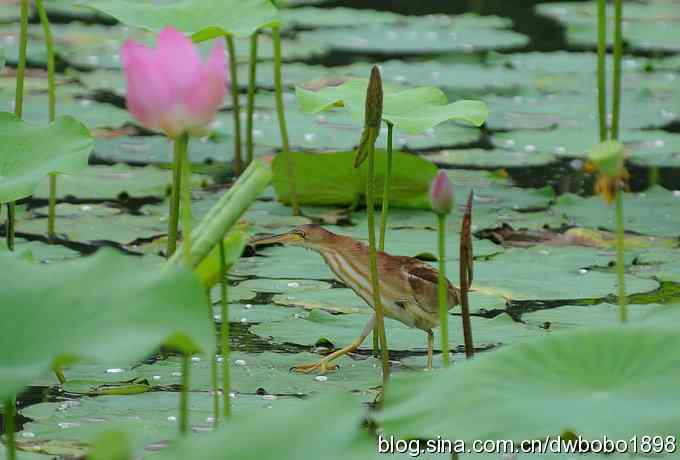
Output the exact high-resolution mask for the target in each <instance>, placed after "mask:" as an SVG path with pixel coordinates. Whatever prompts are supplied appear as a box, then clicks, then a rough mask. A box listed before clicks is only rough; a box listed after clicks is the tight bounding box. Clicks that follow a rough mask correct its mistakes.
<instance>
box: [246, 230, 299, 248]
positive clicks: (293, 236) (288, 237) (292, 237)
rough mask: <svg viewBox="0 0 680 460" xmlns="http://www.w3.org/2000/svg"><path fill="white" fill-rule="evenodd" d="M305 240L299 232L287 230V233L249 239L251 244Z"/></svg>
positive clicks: (289, 242) (290, 242) (291, 242)
mask: <svg viewBox="0 0 680 460" xmlns="http://www.w3.org/2000/svg"><path fill="white" fill-rule="evenodd" d="M302 241H304V239H303V238H302V237H301V236H300V235H299V234H297V233H294V232H287V233H281V234H279V235H272V236H259V237H257V236H256V237H254V238H251V239H250V241H248V244H249V245H250V246H253V247H255V246H261V245H264V244H276V243H278V244H295V243H299V242H302Z"/></svg>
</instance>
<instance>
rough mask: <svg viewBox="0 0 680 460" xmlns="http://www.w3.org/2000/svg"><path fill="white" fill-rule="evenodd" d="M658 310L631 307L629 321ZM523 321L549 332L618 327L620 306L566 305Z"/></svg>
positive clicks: (529, 314) (544, 311)
mask: <svg viewBox="0 0 680 460" xmlns="http://www.w3.org/2000/svg"><path fill="white" fill-rule="evenodd" d="M658 308H659V306H658V305H653V304H652V305H629V306H628V320H629V321H630V322H632V323H638V322H639V321H641V320H642V319H644V318H647V317H648V316H649V315H650V313H651V312H658V311H659V310H658ZM667 308H670V307H667ZM522 321H524V322H526V323H527V324H535V325H537V326H542V327H545V328H546V329H548V330H549V331H561V330H565V329H571V328H574V327H594V326H597V327H600V326H616V325H617V324H619V323H620V321H621V320H620V319H619V306H618V305H615V304H605V303H600V304H596V305H587V306H585V305H584V306H573V305H565V306H561V307H558V308H549V309H546V310H539V311H534V312H531V313H525V314H523V315H522Z"/></svg>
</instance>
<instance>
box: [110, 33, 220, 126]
mask: <svg viewBox="0 0 680 460" xmlns="http://www.w3.org/2000/svg"><path fill="white" fill-rule="evenodd" d="M121 56H122V61H123V70H124V72H125V76H126V79H127V84H128V91H127V106H128V110H130V113H132V115H133V116H134V117H135V118H136V119H137V120H139V122H140V123H141V124H142V125H143V126H144V127H145V128H148V129H151V130H156V131H158V130H160V131H164V132H165V133H166V135H168V136H169V137H171V138H176V137H178V136H180V135H181V134H182V133H184V132H192V131H195V130H197V129H199V128H202V127H204V126H205V125H207V124H208V123H210V122H211V121H212V119H213V118H214V117H215V114H216V113H217V111H218V110H219V108H220V105H222V102H223V100H224V96H225V94H226V92H227V85H228V80H229V77H228V74H227V67H226V57H225V51H224V47H223V46H222V45H221V43H220V42H216V43H215V46H214V47H213V49H212V51H211V53H210V57H209V58H208V60H207V62H202V61H201V57H200V55H199V54H198V51H197V49H196V48H195V46H194V45H193V43H192V41H191V40H190V39H189V38H187V37H185V36H184V35H183V34H182V33H181V32H179V31H177V30H175V29H173V28H170V27H168V28H165V29H163V30H162V31H161V33H160V35H159V36H158V42H157V46H156V49H151V48H148V47H146V46H144V45H142V44H140V43H137V42H135V41H133V40H129V41H128V42H127V43H125V45H124V46H123V49H122V52H121Z"/></svg>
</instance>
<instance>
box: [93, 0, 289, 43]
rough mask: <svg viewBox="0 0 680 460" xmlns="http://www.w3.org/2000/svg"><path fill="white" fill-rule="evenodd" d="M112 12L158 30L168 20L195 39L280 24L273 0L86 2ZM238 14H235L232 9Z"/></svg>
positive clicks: (244, 33)
mask: <svg viewBox="0 0 680 460" xmlns="http://www.w3.org/2000/svg"><path fill="white" fill-rule="evenodd" d="M83 5H84V6H87V7H88V8H93V9H96V10H97V11H101V12H102V13H105V14H107V15H110V16H113V17H114V18H116V19H117V20H119V21H120V22H122V23H124V24H127V25H129V26H134V27H140V28H142V29H146V30H150V31H153V32H159V31H160V30H161V29H163V28H164V27H166V26H167V25H169V24H172V25H173V26H174V27H175V28H177V29H179V30H181V31H182V32H185V33H189V34H193V38H194V40H195V41H203V40H210V39H212V38H218V37H221V36H223V35H225V34H227V33H229V34H232V35H236V36H239V37H247V36H249V35H251V34H252V33H253V32H255V31H256V30H258V29H261V28H264V27H271V26H273V25H277V24H279V21H280V20H279V15H278V10H277V9H276V7H275V6H274V4H273V3H272V2H271V1H270V0H247V1H243V0H221V1H218V0H208V1H205V0H184V1H180V2H174V3H169V4H165V5H154V4H147V3H139V2H129V1H116V2H112V1H94V2H87V3H85V4H83ZM236 10H238V12H239V14H238V15H234V14H233V11H236Z"/></svg>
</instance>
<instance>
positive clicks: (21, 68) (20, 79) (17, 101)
mask: <svg viewBox="0 0 680 460" xmlns="http://www.w3.org/2000/svg"><path fill="white" fill-rule="evenodd" d="M27 45H28V0H21V22H20V32H19V62H18V64H17V82H16V92H15V95H14V115H16V117H17V118H21V117H22V116H23V113H24V77H25V75H26V47H27ZM15 226H16V204H15V203H14V202H13V201H12V202H10V203H7V225H6V226H5V233H6V235H5V237H6V240H7V248H8V249H9V250H10V251H14V233H15Z"/></svg>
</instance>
